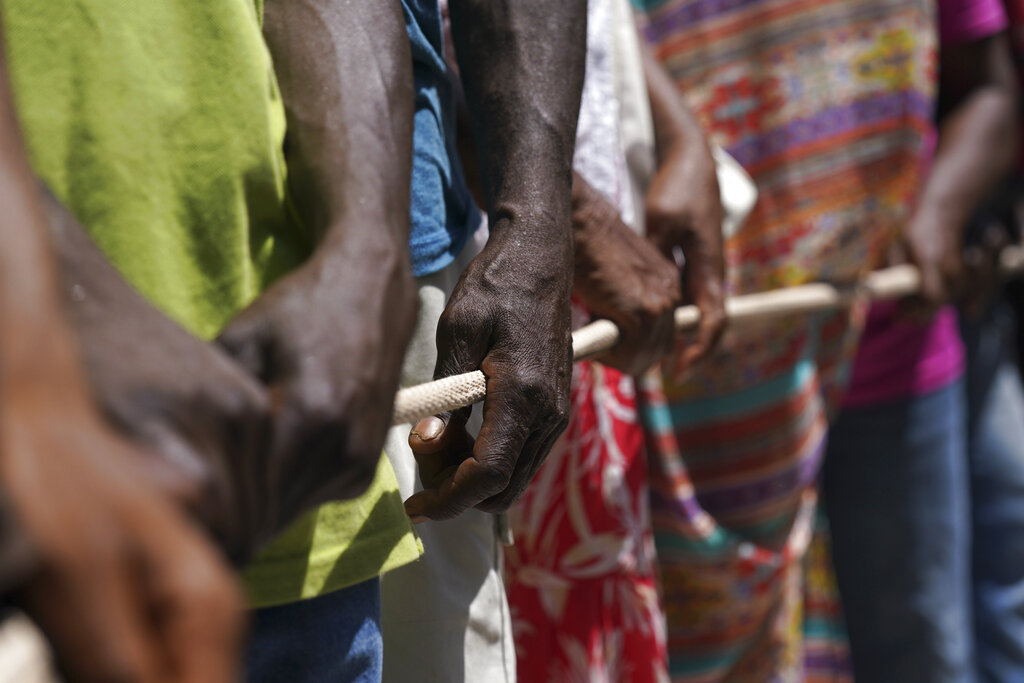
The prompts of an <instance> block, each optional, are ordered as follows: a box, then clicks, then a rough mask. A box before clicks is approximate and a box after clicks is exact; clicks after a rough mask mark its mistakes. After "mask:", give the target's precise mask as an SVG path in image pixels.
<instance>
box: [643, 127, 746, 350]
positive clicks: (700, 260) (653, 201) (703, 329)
mask: <svg viewBox="0 0 1024 683" xmlns="http://www.w3.org/2000/svg"><path fill="white" fill-rule="evenodd" d="M646 199H647V201H646V207H647V234H648V237H649V239H650V240H651V241H652V242H653V243H654V244H655V245H656V246H657V247H658V248H659V249H660V250H661V252H662V253H663V254H665V256H666V257H668V258H670V259H672V258H674V255H675V251H676V250H677V249H679V250H681V252H682V255H683V258H684V259H685V263H684V265H683V294H684V297H685V300H686V302H687V303H692V304H695V305H696V306H697V308H698V309H699V310H700V314H701V317H700V325H699V327H698V328H697V334H696V337H695V339H694V341H693V343H692V344H690V345H689V346H688V347H687V348H686V349H685V350H684V351H683V353H682V356H681V358H680V359H679V363H678V367H677V370H681V369H683V368H687V367H691V366H692V365H693V364H695V363H697V362H699V361H700V360H702V359H704V358H706V357H707V356H708V354H710V353H711V352H712V351H713V350H714V348H715V345H716V344H717V343H718V341H719V340H720V339H721V337H722V333H723V332H724V331H725V325H726V318H725V293H724V280H725V265H724V264H725V261H724V256H723V244H722V203H721V199H720V194H719V188H718V178H717V176H716V175H715V163H714V159H713V158H712V157H711V153H710V151H708V148H707V145H706V144H705V143H704V142H703V141H702V140H701V141H699V144H698V143H695V142H692V141H691V142H689V143H687V144H680V145H676V146H675V147H674V149H673V150H672V151H671V152H669V153H668V154H666V155H665V156H664V158H663V160H662V162H661V164H660V166H659V168H658V170H657V172H656V173H655V175H654V179H653V181H652V182H651V186H650V188H649V189H648V191H647V198H646Z"/></svg>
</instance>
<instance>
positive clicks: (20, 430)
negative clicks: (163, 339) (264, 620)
mask: <svg viewBox="0 0 1024 683" xmlns="http://www.w3.org/2000/svg"><path fill="white" fill-rule="evenodd" d="M65 379H66V380H67V381H66V382H64V383H56V382H47V381H45V380H37V379H35V378H33V379H30V380H29V381H28V382H23V383H22V385H21V386H17V383H16V382H11V383H8V384H7V385H5V386H4V387H3V397H2V405H3V410H2V411H0V486H2V487H3V490H4V492H5V493H6V497H7V502H8V503H9V504H10V507H11V509H12V511H13V513H14V515H15V517H16V519H17V521H18V523H19V524H20V525H21V527H22V529H23V530H24V533H25V535H26V536H27V537H28V539H29V542H30V545H31V548H32V551H33V557H34V560H35V562H34V565H33V570H32V571H31V572H30V578H29V580H28V581H27V582H26V583H24V584H23V585H22V587H21V588H20V589H18V591H17V592H16V593H15V595H14V599H15V602H16V603H17V604H18V605H19V606H20V607H22V608H23V609H24V610H25V611H26V612H27V613H28V614H29V616H31V617H32V618H33V619H34V620H35V621H36V622H37V623H38V624H39V626H40V627H41V628H42V630H43V631H44V633H45V634H46V635H47V637H48V638H49V639H50V641H51V642H52V643H53V645H54V650H55V652H56V653H57V656H58V659H59V664H60V665H61V667H62V668H63V669H64V671H65V672H66V674H67V676H68V678H69V679H70V680H74V681H83V682H85V683H91V682H96V683H108V682H109V681H140V682H144V683H148V682H154V683H167V682H172V681H180V682H182V683H223V682H224V681H231V680H236V679H237V676H238V673H239V672H238V661H239V656H240V652H239V648H240V638H241V625H242V601H241V596H240V591H239V589H238V586H237V585H236V583H235V581H234V580H233V579H232V577H231V575H230V574H229V573H228V571H227V569H226V567H225V566H224V565H223V564H222V562H221V560H220V559H219V557H218V555H217V554H216V553H215V551H214V550H213V549H212V547H210V546H208V545H207V544H206V543H205V542H204V540H203V539H202V538H201V536H200V534H199V533H198V532H197V531H196V530H195V529H194V528H193V527H192V526H191V525H190V524H189V523H187V522H186V521H185V520H184V519H183V518H182V517H181V516H180V515H179V514H178V512H177V511H176V510H174V508H173V506H172V505H171V504H170V503H168V502H167V501H165V500H164V499H163V497H162V495H160V493H159V492H158V491H157V490H156V489H154V488H152V487H151V486H149V485H148V483H147V481H146V477H144V476H143V475H142V474H141V473H140V472H139V470H138V465H139V463H140V462H144V461H145V460H146V457H147V456H145V455H143V454H141V453H138V452H135V451H134V449H133V448H132V447H130V446H129V445H127V443H125V442H123V441H121V440H119V439H118V438H116V437H115V436H113V435H112V433H110V432H109V431H108V430H107V428H106V427H105V426H104V425H103V424H102V422H101V420H100V419H99V417H98V416H97V415H96V414H95V413H94V412H93V411H92V409H91V408H90V407H89V406H88V405H87V400H86V399H85V398H84V392H83V390H82V387H81V386H80V385H79V384H78V383H77V382H75V381H74V379H73V378H71V377H67V378H65Z"/></svg>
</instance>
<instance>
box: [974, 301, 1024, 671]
mask: <svg viewBox="0 0 1024 683" xmlns="http://www.w3.org/2000/svg"><path fill="white" fill-rule="evenodd" d="M1013 322H1014V321H1013V317H1012V314H1011V313H1010V311H1009V310H1008V309H1006V308H1005V307H1002V306H997V307H996V308H995V309H993V310H992V311H991V312H990V313H989V315H988V316H986V318H985V319H984V320H982V321H980V322H978V323H975V324H967V323H965V324H964V325H963V335H964V341H965V342H966V345H967V360H968V365H967V396H968V406H969V408H968V418H969V419H968V439H969V441H968V467H969V468H970V482H971V500H972V523H973V533H974V547H973V552H972V558H973V565H974V566H973V569H974V575H973V577H972V578H973V584H972V588H973V598H974V620H975V648H976V651H977V654H976V658H977V663H978V667H977V668H978V679H979V680H980V681H985V682H992V683H997V682H998V683H1003V682H1004V681H1024V393H1022V391H1021V383H1020V376H1019V374H1018V372H1017V368H1016V367H1015V365H1014V363H1013V361H1012V360H1011V354H1012V349H1013V334H1014V330H1013Z"/></svg>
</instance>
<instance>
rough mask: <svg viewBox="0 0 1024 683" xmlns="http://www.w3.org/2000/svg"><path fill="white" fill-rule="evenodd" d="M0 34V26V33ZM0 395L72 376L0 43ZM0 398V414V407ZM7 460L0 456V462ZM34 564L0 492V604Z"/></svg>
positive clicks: (38, 206)
mask: <svg viewBox="0 0 1024 683" xmlns="http://www.w3.org/2000/svg"><path fill="white" fill-rule="evenodd" d="M0 34H2V27H0ZM0 206H2V207H4V208H3V215H2V216H0V330H2V331H3V337H2V339H0V394H4V395H7V396H16V395H19V394H21V395H23V392H24V390H25V389H28V388H31V387H32V385H33V383H34V382H36V381H43V378H42V374H43V373H46V374H48V375H50V376H55V377H60V376H61V373H62V372H65V371H66V372H71V373H73V372H76V371H77V366H76V364H75V357H74V348H73V345H72V344H71V343H70V341H69V335H68V333H67V330H66V325H65V324H64V321H63V319H62V318H61V316H60V315H59V304H58V298H57V287H56V277H55V273H54V268H53V264H52V262H51V258H50V253H49V245H48V244H47V240H46V233H45V230H44V228H43V226H44V218H43V211H42V206H41V203H40V200H39V195H38V193H37V188H36V183H35V180H34V178H33V177H32V172H31V169H30V168H29V164H28V161H27V159H26V156H25V149H24V146H23V144H22V140H21V135H20V132H19V129H18V124H17V119H16V115H15V111H14V102H13V98H12V96H11V90H10V87H9V83H8V80H7V66H6V62H5V57H4V45H3V40H2V38H0ZM6 402H7V401H6V399H5V398H3V397H0V409H4V408H5V407H6V406H5V404H6ZM5 455H6V454H4V453H0V458H3V457H5ZM33 563H34V551H33V549H32V547H31V544H30V542H29V541H28V539H27V537H26V536H25V534H24V533H23V532H22V529H21V528H20V523H19V520H17V519H15V518H14V517H13V516H12V513H11V511H10V509H9V507H8V505H7V496H6V495H5V493H4V492H3V491H2V490H0V597H2V596H3V595H4V594H5V592H6V591H7V590H8V589H9V588H11V587H12V586H13V585H14V584H15V583H17V582H19V581H20V580H21V579H22V578H23V577H24V576H25V575H26V573H27V572H28V571H29V570H30V568H31V566H32V564H33Z"/></svg>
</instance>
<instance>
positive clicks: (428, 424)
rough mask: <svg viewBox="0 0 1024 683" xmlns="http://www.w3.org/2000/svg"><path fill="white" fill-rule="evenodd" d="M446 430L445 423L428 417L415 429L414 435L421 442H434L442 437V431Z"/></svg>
mask: <svg viewBox="0 0 1024 683" xmlns="http://www.w3.org/2000/svg"><path fill="white" fill-rule="evenodd" d="M443 429H444V422H441V420H439V419H438V418H436V417H428V418H427V419H425V420H420V421H419V423H418V424H417V425H416V426H415V427H413V430H412V433H413V434H415V435H416V436H418V437H419V439H420V440H421V441H433V440H434V439H436V438H437V437H439V436H441V430H443Z"/></svg>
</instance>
